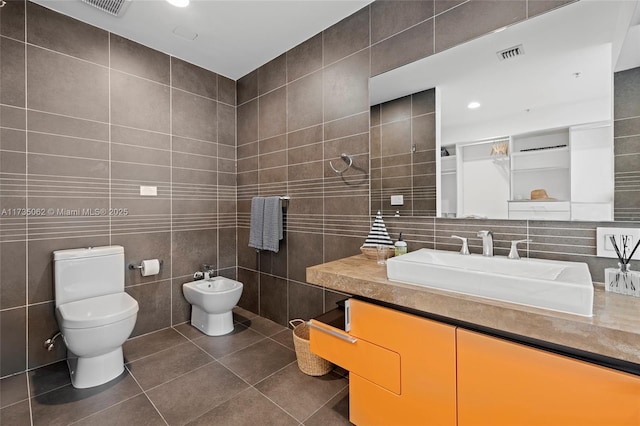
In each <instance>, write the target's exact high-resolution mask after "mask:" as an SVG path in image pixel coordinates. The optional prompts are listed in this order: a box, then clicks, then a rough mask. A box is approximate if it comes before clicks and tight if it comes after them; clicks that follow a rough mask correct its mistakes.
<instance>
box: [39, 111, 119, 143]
mask: <svg viewBox="0 0 640 426" xmlns="http://www.w3.org/2000/svg"><path fill="white" fill-rule="evenodd" d="M27 116H28V120H29V130H31V131H34V132H42V133H52V134H55V135H65V136H72V137H77V138H86V139H95V140H101V141H109V125H108V124H107V123H97V122H95V121H89V120H83V119H81V118H73V117H63V116H59V115H55V114H47V113H44V112H38V111H29V112H28V114H27Z"/></svg>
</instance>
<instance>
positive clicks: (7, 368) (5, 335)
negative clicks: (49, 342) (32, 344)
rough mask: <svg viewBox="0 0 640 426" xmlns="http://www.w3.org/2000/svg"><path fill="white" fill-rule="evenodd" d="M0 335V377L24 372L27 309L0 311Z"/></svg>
mask: <svg viewBox="0 0 640 426" xmlns="http://www.w3.org/2000/svg"><path fill="white" fill-rule="evenodd" d="M0 333H2V334H1V335H2V345H0V355H2V362H1V363H0V375H2V376H8V375H10V374H14V373H19V372H21V371H24V370H25V369H26V368H27V309H26V308H25V307H22V308H15V309H7V310H4V311H0ZM43 342H44V340H43Z"/></svg>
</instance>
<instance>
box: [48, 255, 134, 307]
mask: <svg viewBox="0 0 640 426" xmlns="http://www.w3.org/2000/svg"><path fill="white" fill-rule="evenodd" d="M124 272H125V271H124V248H123V247H122V246H104V247H89V248H78V249H69V250H56V251H54V252H53V279H54V286H55V296H56V307H57V306H59V305H62V304H64V303H69V302H73V301H75V300H80V299H87V298H89V297H97V296H104V295H106V294H112V293H121V292H123V291H124Z"/></svg>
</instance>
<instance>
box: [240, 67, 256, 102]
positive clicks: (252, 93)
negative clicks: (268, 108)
mask: <svg viewBox="0 0 640 426" xmlns="http://www.w3.org/2000/svg"><path fill="white" fill-rule="evenodd" d="M236 90H237V100H238V105H242V104H243V103H245V102H247V101H250V100H251V99H253V98H256V97H258V70H255V71H251V72H250V73H249V74H247V75H245V76H244V77H242V78H240V79H239V80H238V81H237V82H236Z"/></svg>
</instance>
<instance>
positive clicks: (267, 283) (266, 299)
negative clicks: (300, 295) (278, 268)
mask: <svg viewBox="0 0 640 426" xmlns="http://www.w3.org/2000/svg"><path fill="white" fill-rule="evenodd" d="M260 316H262V317H265V318H268V319H270V320H272V321H275V322H277V323H278V324H280V325H287V321H288V317H287V281H286V280H285V279H282V278H277V277H274V276H271V275H267V274H260Z"/></svg>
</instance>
